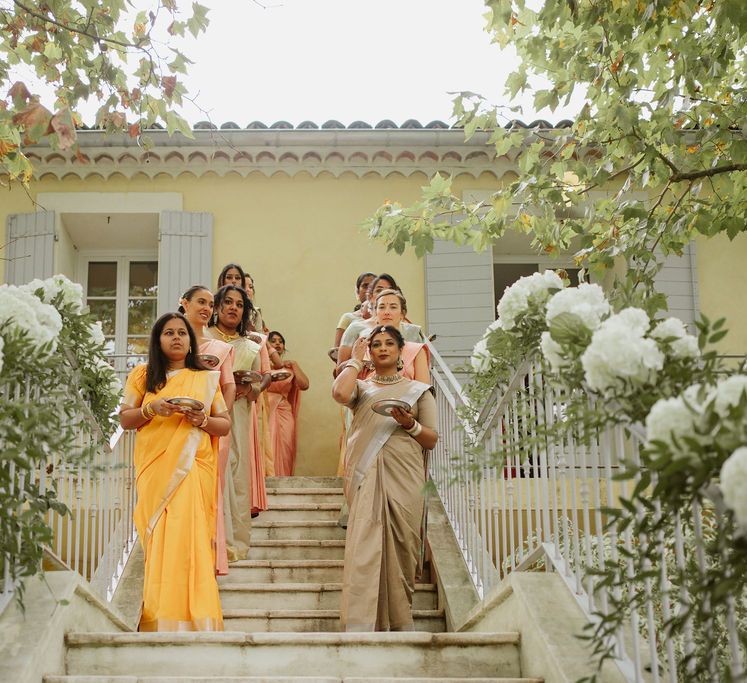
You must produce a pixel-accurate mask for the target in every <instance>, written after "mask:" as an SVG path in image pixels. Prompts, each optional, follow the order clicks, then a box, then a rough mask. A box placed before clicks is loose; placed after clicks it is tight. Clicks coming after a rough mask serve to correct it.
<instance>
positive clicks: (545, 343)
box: [540, 295, 570, 372]
mask: <svg viewBox="0 0 747 683" xmlns="http://www.w3.org/2000/svg"><path fill="white" fill-rule="evenodd" d="M556 296H557V295H556ZM540 349H541V350H542V355H543V356H544V357H545V360H546V361H547V362H548V363H549V364H550V368H551V369H552V371H553V372H559V371H560V370H562V369H563V368H565V367H568V365H569V364H570V361H569V359H568V358H567V357H566V351H565V349H564V348H563V347H562V346H561V345H560V344H558V342H556V341H555V340H554V339H553V338H552V337H551V336H550V333H549V332H543V333H542V337H541V339H540Z"/></svg>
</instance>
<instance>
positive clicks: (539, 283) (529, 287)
mask: <svg viewBox="0 0 747 683" xmlns="http://www.w3.org/2000/svg"><path fill="white" fill-rule="evenodd" d="M563 286H564V285H563V280H561V279H560V276H559V275H558V274H557V273H556V272H555V271H554V270H546V271H545V272H544V273H532V274H531V275H527V276H526V277H520V278H519V279H518V280H517V281H516V282H514V284H512V285H511V286H510V287H506V290H505V291H504V292H503V296H502V297H501V300H500V302H499V303H498V316H499V319H500V321H501V323H500V324H501V327H502V329H504V330H511V329H513V328H514V326H515V325H516V319H517V318H518V317H519V316H520V315H522V314H523V313H526V311H527V308H528V307H529V300H530V299H532V300H534V301H537V302H540V303H541V302H543V301H546V300H547V299H548V297H549V296H550V290H551V289H553V290H555V289H563Z"/></svg>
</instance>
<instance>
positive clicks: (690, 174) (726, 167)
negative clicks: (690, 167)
mask: <svg viewBox="0 0 747 683" xmlns="http://www.w3.org/2000/svg"><path fill="white" fill-rule="evenodd" d="M733 171H747V164H722V165H721V166H714V167H713V168H706V169H704V170H702V171H686V172H679V171H678V172H676V173H673V174H672V176H671V178H670V179H669V180H670V182H673V183H681V182H683V181H687V180H689V181H692V180H698V179H699V178H710V177H712V176H715V175H719V174H720V173H732V172H733Z"/></svg>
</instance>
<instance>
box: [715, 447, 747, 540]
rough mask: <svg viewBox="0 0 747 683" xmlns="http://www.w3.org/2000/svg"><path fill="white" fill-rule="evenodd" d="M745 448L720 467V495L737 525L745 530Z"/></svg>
mask: <svg viewBox="0 0 747 683" xmlns="http://www.w3.org/2000/svg"><path fill="white" fill-rule="evenodd" d="M745 491H747V447H744V446H742V447H741V448H737V450H735V451H734V452H733V453H732V454H731V455H730V456H729V457H728V458H727V459H726V461H725V462H724V464H723V465H722V466H721V493H722V494H723V496H724V502H725V503H726V504H727V505H728V506H729V507H730V508H731V509H732V510H733V511H734V516H735V517H736V519H737V523H738V524H739V525H740V526H741V527H742V528H743V529H745V530H747V495H745Z"/></svg>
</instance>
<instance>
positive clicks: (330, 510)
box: [257, 501, 342, 522]
mask: <svg viewBox="0 0 747 683" xmlns="http://www.w3.org/2000/svg"><path fill="white" fill-rule="evenodd" d="M268 504H269V503H268ZM341 507H342V501H340V502H338V503H277V504H274V505H272V507H270V509H269V510H263V511H262V512H260V513H259V517H258V518H257V519H261V520H262V521H264V522H267V521H275V520H286V521H287V520H299V521H306V520H316V519H326V520H334V521H337V518H338V517H339V516H340V508H341Z"/></svg>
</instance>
